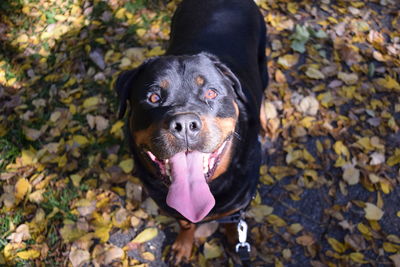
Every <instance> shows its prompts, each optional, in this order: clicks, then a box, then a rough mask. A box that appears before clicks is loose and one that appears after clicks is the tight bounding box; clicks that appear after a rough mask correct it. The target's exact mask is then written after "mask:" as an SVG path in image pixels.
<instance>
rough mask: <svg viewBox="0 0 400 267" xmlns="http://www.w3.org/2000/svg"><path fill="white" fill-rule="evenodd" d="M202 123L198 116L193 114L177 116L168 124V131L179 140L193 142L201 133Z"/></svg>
mask: <svg viewBox="0 0 400 267" xmlns="http://www.w3.org/2000/svg"><path fill="white" fill-rule="evenodd" d="M201 127H202V123H201V119H200V117H199V116H197V115H196V114H194V113H184V114H178V115H175V116H173V117H172V119H171V120H170V122H169V130H170V131H171V133H172V134H174V135H175V136H176V137H177V138H179V139H187V141H189V142H191V141H194V139H195V138H196V136H197V134H198V133H199V132H200V131H201Z"/></svg>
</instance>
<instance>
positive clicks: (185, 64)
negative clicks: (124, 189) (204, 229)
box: [116, 53, 244, 222]
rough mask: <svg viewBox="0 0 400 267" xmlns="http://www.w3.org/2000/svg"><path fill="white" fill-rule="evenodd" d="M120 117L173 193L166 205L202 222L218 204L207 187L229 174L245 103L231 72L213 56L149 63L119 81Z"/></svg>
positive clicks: (146, 161)
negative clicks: (241, 101)
mask: <svg viewBox="0 0 400 267" xmlns="http://www.w3.org/2000/svg"><path fill="white" fill-rule="evenodd" d="M116 90H117V92H118V95H119V98H120V110H119V116H120V117H123V115H124V113H125V111H126V109H127V103H129V105H130V115H129V118H128V127H129V132H130V134H131V136H129V137H128V138H132V139H133V140H132V141H133V143H134V144H135V145H134V147H135V149H136V150H137V151H136V152H137V153H136V154H137V155H139V157H140V161H141V163H142V164H143V166H145V168H146V169H147V170H148V171H149V172H150V173H152V174H153V176H154V177H158V178H157V179H164V180H166V181H168V182H167V184H168V186H169V191H168V196H167V204H168V205H169V206H171V207H173V208H174V209H176V210H177V211H178V212H180V213H181V214H182V215H183V216H185V217H186V218H187V219H189V220H191V221H193V222H197V221H200V220H202V219H203V218H204V217H205V216H206V215H207V214H208V212H209V211H210V210H211V209H212V207H213V206H214V204H215V200H214V197H213V196H212V194H211V192H210V189H209V186H208V182H210V181H212V180H213V179H215V178H217V177H218V176H220V175H221V174H222V173H224V172H225V171H226V170H227V168H228V166H229V163H230V161H231V159H232V154H233V153H234V151H233V150H234V145H233V143H234V142H233V138H232V137H233V136H234V134H235V129H236V127H237V122H238V117H239V107H238V100H239V99H242V100H243V99H244V95H243V93H242V89H241V86H240V82H239V81H238V79H237V77H236V76H235V75H234V74H233V73H232V72H231V71H230V69H229V68H228V67H227V66H225V65H224V64H222V63H221V62H220V61H219V60H218V59H217V58H216V57H214V56H211V55H209V54H205V53H202V54H198V55H193V56H162V57H157V58H152V59H150V60H148V61H146V62H145V63H143V64H142V65H141V66H139V67H138V68H136V69H134V70H130V71H126V72H123V73H122V74H121V75H120V76H119V77H118V80H117V83H116Z"/></svg>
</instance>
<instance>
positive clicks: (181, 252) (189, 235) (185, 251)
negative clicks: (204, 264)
mask: <svg viewBox="0 0 400 267" xmlns="http://www.w3.org/2000/svg"><path fill="white" fill-rule="evenodd" d="M178 222H179V226H180V228H181V229H180V232H179V234H178V237H177V238H176V240H175V242H174V243H173V244H172V247H171V249H172V255H173V259H172V261H173V263H174V264H175V265H178V264H179V263H180V262H181V261H182V260H189V259H190V255H191V253H192V248H193V241H194V231H195V230H196V225H195V224H193V223H191V222H188V221H185V220H179V221H178Z"/></svg>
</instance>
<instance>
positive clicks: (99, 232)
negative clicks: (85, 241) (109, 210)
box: [94, 224, 112, 242]
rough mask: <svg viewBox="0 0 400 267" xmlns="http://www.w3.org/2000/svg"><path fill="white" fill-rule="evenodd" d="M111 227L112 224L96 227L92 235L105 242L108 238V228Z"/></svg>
mask: <svg viewBox="0 0 400 267" xmlns="http://www.w3.org/2000/svg"><path fill="white" fill-rule="evenodd" d="M111 228H112V224H110V225H106V226H100V227H96V228H95V231H94V235H95V236H96V237H97V238H99V239H100V241H101V242H107V241H108V239H109V238H110V230H111Z"/></svg>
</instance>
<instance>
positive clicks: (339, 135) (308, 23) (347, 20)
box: [0, 0, 400, 267]
mask: <svg viewBox="0 0 400 267" xmlns="http://www.w3.org/2000/svg"><path fill="white" fill-rule="evenodd" d="M257 2H258V4H259V6H260V8H261V10H262V12H263V14H264V16H265V22H266V24H267V27H268V32H269V44H268V47H267V48H266V53H267V55H268V58H269V61H268V68H269V71H270V77H271V79H270V84H269V86H268V88H267V90H266V96H267V99H268V102H266V103H265V110H266V113H267V114H266V115H267V117H268V123H267V125H266V127H267V128H268V131H267V134H266V137H265V144H264V148H265V154H266V164H265V165H263V166H262V168H261V169H260V177H261V183H260V187H259V190H258V194H257V197H256V199H255V200H254V201H253V203H252V206H251V208H250V209H249V211H248V212H247V217H248V222H249V224H250V239H251V244H252V248H253V249H252V261H253V263H254V265H255V266H271V265H275V266H318V267H320V266H393V265H394V266H400V205H399V204H400V186H399V183H400V172H399V166H400V132H399V125H400V94H399V93H400V82H399V81H400V56H399V55H400V11H399V10H400V3H399V2H398V1H397V0H370V1H346V0H321V1H283V0H279V1H275V0H274V1H272V0H259V1H257ZM176 4H177V1H172V2H167V1H156V0H153V1H151V0H135V1H126V0H110V1H101V0H69V1H64V0H17V1H12V0H2V1H1V2H0V10H1V12H0V41H1V43H0V183H1V187H0V192H1V197H0V209H1V211H0V251H1V253H0V265H8V266H83V265H85V264H87V263H90V265H85V266H163V265H162V263H161V262H162V260H163V259H165V255H166V254H167V253H168V250H169V246H170V244H171V243H172V241H173V239H174V238H175V236H176V232H177V229H178V226H177V223H176V222H175V221H174V220H173V219H171V218H169V217H166V216H164V215H162V214H160V211H159V210H158V208H157V206H156V205H155V203H154V202H153V201H152V200H151V199H149V198H147V197H146V196H145V194H142V191H143V189H142V187H141V185H140V183H139V181H138V179H137V178H136V177H135V176H133V175H132V170H133V169H134V165H135V163H134V162H133V160H132V159H131V158H130V155H129V151H128V149H127V146H126V145H125V143H124V141H123V124H124V123H123V121H119V120H118V119H117V116H116V113H117V112H116V110H117V102H116V97H115V93H114V91H113V86H112V84H113V80H115V77H116V76H117V75H118V73H119V72H120V71H122V70H124V69H128V68H132V67H135V66H138V65H139V64H140V63H141V62H142V61H143V60H144V59H145V58H148V57H151V56H155V55H160V54H162V53H163V52H164V50H163V49H164V48H165V46H166V44H167V40H168V34H169V23H170V18H171V15H172V13H173V11H174V9H175V8H176ZM215 229H216V224H215V223H214V224H209V225H204V226H202V227H201V229H200V230H199V231H198V232H197V233H196V236H197V238H196V244H197V248H196V249H195V250H194V252H193V256H192V259H191V261H192V263H193V264H194V265H196V266H197V265H198V266H228V265H229V264H232V263H233V262H234V260H235V257H234V255H232V254H231V253H229V248H228V247H227V245H226V242H225V239H224V237H223V235H222V234H221V233H220V232H219V230H217V231H215ZM210 233H212V234H211V235H209V234H210Z"/></svg>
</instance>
